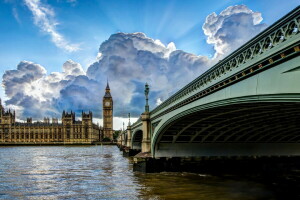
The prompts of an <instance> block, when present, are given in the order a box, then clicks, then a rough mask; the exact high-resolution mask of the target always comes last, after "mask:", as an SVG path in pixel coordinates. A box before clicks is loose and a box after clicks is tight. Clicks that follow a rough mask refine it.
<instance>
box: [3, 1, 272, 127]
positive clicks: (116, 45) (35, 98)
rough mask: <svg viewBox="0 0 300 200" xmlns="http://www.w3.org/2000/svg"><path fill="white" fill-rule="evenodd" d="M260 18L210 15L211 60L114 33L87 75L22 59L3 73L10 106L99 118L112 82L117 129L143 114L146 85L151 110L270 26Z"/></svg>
mask: <svg viewBox="0 0 300 200" xmlns="http://www.w3.org/2000/svg"><path fill="white" fill-rule="evenodd" d="M37 2H39V1H37ZM42 11H43V12H47V13H49V15H50V14H51V11H45V10H44V9H42ZM52 14H54V13H52ZM261 20H262V18H261V14H260V13H255V12H253V11H251V10H250V9H248V8H247V7H246V6H234V7H229V8H227V9H225V10H224V11H223V12H221V13H220V15H217V14H215V13H213V14H211V15H209V16H208V17H207V19H206V22H205V24H204V25H203V30H204V31H205V34H206V35H207V36H208V39H207V40H208V42H209V43H211V44H213V45H214V48H215V49H216V55H215V57H214V58H212V59H210V58H208V57H206V56H197V55H194V54H191V53H187V52H184V51H181V50H177V49H176V46H175V44H174V43H172V42H171V43H169V44H168V45H165V44H163V43H162V42H161V41H160V40H157V39H156V40H154V39H152V38H149V37H147V36H146V35H145V34H144V33H116V34H113V35H111V36H110V37H109V38H108V39H107V40H106V41H105V42H103V43H102V44H101V45H100V49H99V52H98V55H97V60H96V61H95V62H94V63H93V64H91V65H90V66H89V68H88V69H87V72H86V73H85V72H84V70H83V69H82V66H81V65H80V64H79V63H76V62H74V61H72V60H68V61H66V62H65V63H64V64H63V66H62V72H52V73H50V74H49V75H47V74H46V70H45V68H44V67H42V66H41V65H38V64H35V63H32V62H28V61H22V62H20V64H19V65H18V66H17V70H8V71H6V72H5V74H4V75H3V85H4V87H5V94H6V96H7V99H8V100H7V101H6V104H7V105H9V106H15V107H16V108H18V109H19V110H20V112H17V114H19V115H20V118H25V117H29V116H33V117H36V118H42V117H44V116H49V115H50V116H53V115H55V114H56V115H57V116H59V115H60V114H61V112H62V110H63V109H66V110H71V109H72V110H73V111H76V112H77V113H80V112H81V110H91V111H93V113H94V117H95V118H101V117H102V109H101V108H102V97H103V95H104V88H105V86H106V80H107V78H108V79H109V83H110V87H111V92H112V96H113V99H114V116H115V119H114V120H116V122H115V126H114V127H115V128H117V127H120V124H121V125H122V123H123V121H124V113H128V112H130V113H131V114H132V116H133V117H138V116H139V115H140V114H141V113H142V112H143V110H144V105H145V97H144V94H143V91H144V84H145V83H146V82H148V83H149V84H150V96H149V104H150V109H153V108H154V107H155V106H157V105H159V104H160V103H161V102H163V101H164V100H166V99H167V98H168V97H169V96H170V95H172V94H173V93H174V92H176V91H178V89H180V88H182V87H183V86H184V85H186V84H187V83H189V82H190V81H192V80H193V79H194V78H196V77H197V76H199V75H200V74H201V73H203V72H204V71H206V70H207V69H208V68H209V67H210V66H211V65H212V63H214V62H216V61H217V60H218V58H219V57H221V56H225V55H226V54H228V53H229V52H230V51H233V50H234V48H237V47H238V46H239V45H241V44H242V43H244V42H246V41H247V40H248V39H249V38H251V37H253V36H254V35H255V34H257V33H258V32H260V31H261V30H262V29H263V28H264V27H265V26H266V25H265V24H260V22H261ZM132 122H133V119H132Z"/></svg>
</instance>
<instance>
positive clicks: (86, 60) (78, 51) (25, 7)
mask: <svg viewBox="0 0 300 200" xmlns="http://www.w3.org/2000/svg"><path fill="white" fill-rule="evenodd" d="M30 5H31V7H30ZM234 5H245V6H247V8H248V9H249V10H252V11H253V12H259V13H261V17H262V21H261V22H260V23H263V24H265V25H266V26H267V25H271V24H272V23H274V22H275V21H276V20H278V19H279V18H280V17H282V16H284V15H285V14H286V13H288V12H289V11H291V10H292V9H293V8H295V7H296V6H298V5H299V0H288V1H285V2H284V3H283V2H282V0H273V1H270V0H201V1H200V0H184V1H183V0H131V1H129V0H111V1H107V0H88V1H86V0H48V1H45V0H2V1H0V30H1V31H0V38H1V39H0V74H1V76H2V75H3V74H4V73H5V71H7V70H14V69H16V68H17V66H18V64H19V63H20V62H21V61H30V62H32V63H35V64H39V65H41V66H43V68H45V69H46V71H47V74H48V75H49V74H50V73H51V72H61V71H62V66H63V64H64V63H65V62H66V61H67V60H69V59H71V60H72V61H74V62H76V63H79V64H81V66H82V68H83V70H84V71H87V70H88V68H89V67H90V65H91V64H92V63H94V62H96V61H97V59H96V57H97V55H98V53H99V47H100V45H101V44H102V43H103V42H104V41H106V40H109V39H110V36H111V35H112V34H115V33H135V32H142V33H144V34H145V35H146V36H147V38H152V39H154V40H156V39H158V40H160V41H161V43H163V44H164V45H165V46H167V45H168V44H169V43H170V42H173V43H174V44H175V46H176V49H178V50H183V51H184V52H187V53H190V54H195V55H197V56H198V55H201V56H207V57H208V58H211V57H212V56H214V55H215V53H216V49H215V48H216V47H215V46H214V44H208V43H207V35H205V34H204V31H203V29H202V26H203V24H204V23H205V20H206V17H207V16H208V15H210V14H211V13H213V12H215V13H216V14H217V15H218V14H219V13H220V12H222V11H223V10H225V9H226V8H228V7H229V6H234ZM36 6H37V7H36ZM35 8H37V9H40V10H42V11H45V10H43V9H47V10H46V11H45V13H46V14H47V16H46V17H45V16H44V17H45V18H46V19H44V18H39V19H37V16H36V15H34V11H33V10H34V9H35ZM37 20H40V21H37ZM46 25H49V26H50V29H49V27H48V30H50V32H51V31H52V33H50V32H49V31H48V32H47V31H45V26H46ZM259 30H262V29H259ZM54 34H56V36H57V35H58V36H59V37H61V40H59V41H56V42H55V41H54V39H53V37H54V36H53V35H54ZM253 36H254V35H253ZM122 37H123V36H122ZM124 37H125V36H124ZM126 37H127V36H126ZM128 37H129V36H128ZM130 37H131V36H130ZM123 39H124V38H123ZM248 39H249V38H248ZM56 40H57V38H56ZM66 46H69V47H70V48H66ZM103 52H104V50H103ZM124 67H125V66H124ZM90 71H92V70H90ZM106 72H107V74H105V77H107V76H109V74H108V71H105V72H103V73H106ZM77 75H78V74H77ZM199 75H200V74H199ZM42 76H46V74H44V75H42ZM91 77H92V76H89V78H91ZM105 77H104V76H103V77H102V78H103V79H105ZM137 77H138V76H136V78H137ZM193 78H194V77H193ZM91 79H92V78H91ZM111 79H112V80H114V79H117V77H115V78H111ZM119 79H120V78H118V80H119ZM170 79H171V78H170ZM170 79H168V80H169V82H170ZM97 80H98V79H97ZM150 81H151V80H150ZM98 82H99V84H100V85H101V87H102V85H103V88H104V83H103V81H102V80H98ZM133 82H134V80H133V79H132V80H131V81H130V82H126V83H133ZM186 83H187V82H183V83H182V84H183V85H184V84H186ZM101 87H100V89H101ZM116 87H117V86H116ZM153 87H154V86H153ZM135 88H139V87H138V86H137V85H136V86H135ZM134 91H136V90H135V89H133V93H134ZM155 91H157V94H160V93H159V92H161V91H159V90H155V89H154V93H155ZM101 92H103V91H99V93H101ZM114 92H115V95H117V92H116V91H114ZM169 92H171V93H172V92H174V91H169ZM68 94H69V93H68ZM155 94H156V93H155ZM101 95H102V94H101ZM160 95H161V94H160ZM5 96H6V94H5V92H4V88H1V89H0V97H2V98H6V99H8V100H9V99H11V98H12V96H9V97H5ZM36 96H39V95H36ZM155 98H156V100H157V99H162V100H164V98H166V96H164V98H163V95H161V96H160V97H155ZM100 101H101V100H100ZM128 101H130V100H128ZM135 101H137V99H135V100H134V101H131V102H135ZM153 101H155V100H153ZM127 103H128V102H127ZM52 104H53V103H52ZM125 104H126V103H124V105H125ZM10 105H13V103H12V102H11V103H10ZM126 105H127V107H126V109H125V110H126V111H124V112H127V110H130V109H131V108H130V104H126ZM18 106H20V105H18ZM61 108H64V107H63V106H62V107H61ZM67 108H70V107H67ZM74 109H76V108H74ZM31 114H32V113H31ZM22 117H24V116H22Z"/></svg>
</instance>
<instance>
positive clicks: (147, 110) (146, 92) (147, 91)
mask: <svg viewBox="0 0 300 200" xmlns="http://www.w3.org/2000/svg"><path fill="white" fill-rule="evenodd" d="M149 91H150V89H149V85H148V83H146V84H145V97H146V105H145V112H149V105H148V94H149Z"/></svg>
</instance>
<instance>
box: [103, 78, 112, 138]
mask: <svg viewBox="0 0 300 200" xmlns="http://www.w3.org/2000/svg"><path fill="white" fill-rule="evenodd" d="M102 107H103V109H102V110H103V138H109V139H110V140H113V133H114V131H113V99H112V96H111V94H110V88H109V84H108V82H107V86H106V89H105V95H104V97H103V104H102Z"/></svg>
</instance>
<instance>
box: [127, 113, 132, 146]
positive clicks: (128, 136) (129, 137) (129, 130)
mask: <svg viewBox="0 0 300 200" xmlns="http://www.w3.org/2000/svg"><path fill="white" fill-rule="evenodd" d="M126 146H127V147H129V148H130V149H131V148H132V146H131V124H130V113H128V126H127V143H126Z"/></svg>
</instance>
